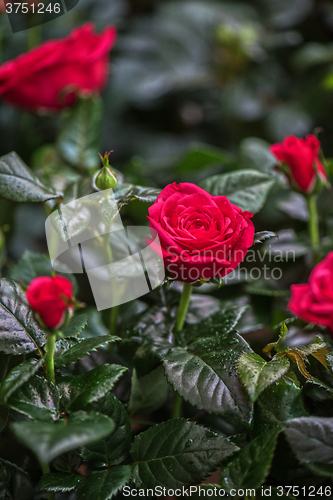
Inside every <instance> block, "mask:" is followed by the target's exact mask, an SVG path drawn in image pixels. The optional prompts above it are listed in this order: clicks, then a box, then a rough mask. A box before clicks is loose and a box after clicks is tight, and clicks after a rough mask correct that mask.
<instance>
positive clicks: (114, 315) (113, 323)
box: [103, 224, 119, 352]
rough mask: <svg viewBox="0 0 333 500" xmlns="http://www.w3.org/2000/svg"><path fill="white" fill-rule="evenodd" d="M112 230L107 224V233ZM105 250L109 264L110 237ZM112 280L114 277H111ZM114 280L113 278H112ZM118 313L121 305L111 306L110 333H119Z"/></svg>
mask: <svg viewBox="0 0 333 500" xmlns="http://www.w3.org/2000/svg"><path fill="white" fill-rule="evenodd" d="M110 231H111V224H109V225H108V226H107V232H106V234H109V233H110ZM103 245H104V252H105V255H106V258H107V260H108V262H109V264H111V263H112V261H113V255H112V248H111V245H110V240H109V238H108V237H106V236H105V237H104V242H103ZM110 279H111V280H112V278H110ZM112 281H113V280H112ZM118 313H119V305H118V306H113V307H111V308H110V316H109V335H116V333H117V322H118ZM108 351H109V352H112V351H113V344H109V346H108Z"/></svg>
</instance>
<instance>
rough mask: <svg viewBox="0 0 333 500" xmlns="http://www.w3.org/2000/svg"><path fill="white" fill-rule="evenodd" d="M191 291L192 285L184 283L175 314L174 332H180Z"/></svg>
mask: <svg viewBox="0 0 333 500" xmlns="http://www.w3.org/2000/svg"><path fill="white" fill-rule="evenodd" d="M191 293H192V286H191V285H189V284H188V283H184V286H183V292H182V296H181V298H180V302H179V307H178V311H177V316H176V327H175V333H178V332H181V331H182V329H183V326H184V323H185V318H186V314H187V310H188V306H189V305H190V299H191Z"/></svg>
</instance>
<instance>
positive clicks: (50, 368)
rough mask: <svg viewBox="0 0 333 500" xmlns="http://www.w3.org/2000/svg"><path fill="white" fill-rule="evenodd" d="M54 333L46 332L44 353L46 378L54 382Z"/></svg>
mask: <svg viewBox="0 0 333 500" xmlns="http://www.w3.org/2000/svg"><path fill="white" fill-rule="evenodd" d="M55 340H56V334H55V333H50V332H48V333H47V342H46V354H45V364H46V378H47V380H49V381H50V382H53V383H55V376H54V359H53V357H54V347H55Z"/></svg>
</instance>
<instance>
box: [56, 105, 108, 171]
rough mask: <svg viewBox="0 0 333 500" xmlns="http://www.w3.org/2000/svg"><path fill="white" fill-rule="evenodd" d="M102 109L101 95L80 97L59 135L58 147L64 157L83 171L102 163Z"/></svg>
mask: <svg viewBox="0 0 333 500" xmlns="http://www.w3.org/2000/svg"><path fill="white" fill-rule="evenodd" d="M102 111H103V107H102V101H101V99H100V98H99V97H96V96H94V97H90V98H80V100H79V101H78V103H77V105H76V107H75V108H74V109H71V111H70V113H69V114H68V118H67V121H66V123H65V125H64V126H63V127H62V130H61V133H60V135H59V137H58V141H57V147H58V150H59V151H60V153H61V155H62V157H63V158H64V159H65V160H66V161H68V163H70V164H71V165H73V166H74V167H78V168H79V169H80V170H81V171H82V169H96V168H97V167H98V165H99V163H100V160H99V158H98V151H99V146H100V137H101V132H100V129H101V120H102Z"/></svg>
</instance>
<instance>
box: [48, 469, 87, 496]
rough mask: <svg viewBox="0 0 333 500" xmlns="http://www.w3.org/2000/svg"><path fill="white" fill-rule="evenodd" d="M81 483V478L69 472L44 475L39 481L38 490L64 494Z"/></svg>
mask: <svg viewBox="0 0 333 500" xmlns="http://www.w3.org/2000/svg"><path fill="white" fill-rule="evenodd" d="M82 481H83V477H82V476H79V475H78V474H76V475H73V474H71V473H70V472H54V473H51V474H45V476H43V477H42V478H41V480H40V481H39V488H40V489H41V490H44V491H55V492H60V493H65V492H66V491H73V490H75V489H76V488H77V487H78V486H79V485H80V484H81V483H82Z"/></svg>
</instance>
